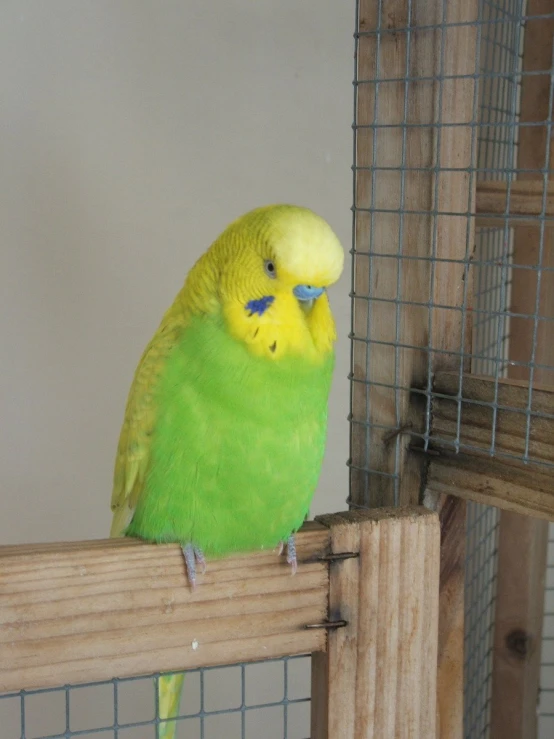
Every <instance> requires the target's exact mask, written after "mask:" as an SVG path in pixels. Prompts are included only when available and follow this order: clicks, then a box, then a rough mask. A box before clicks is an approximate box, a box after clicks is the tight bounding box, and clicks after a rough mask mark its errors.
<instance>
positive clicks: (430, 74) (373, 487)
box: [351, 0, 477, 739]
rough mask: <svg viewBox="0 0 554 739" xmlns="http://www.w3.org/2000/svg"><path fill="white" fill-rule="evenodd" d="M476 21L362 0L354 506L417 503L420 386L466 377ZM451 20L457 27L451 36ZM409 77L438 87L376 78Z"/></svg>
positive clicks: (452, 595) (403, 2)
mask: <svg viewBox="0 0 554 739" xmlns="http://www.w3.org/2000/svg"><path fill="white" fill-rule="evenodd" d="M410 9H411V13H412V16H411V17H409V12H410ZM379 12H381V17H379ZM476 19H477V0H466V2H463V3H462V2H452V3H446V4H444V3H443V2H442V0H429V1H427V2H421V3H411V2H409V1H408V0H384V1H383V2H382V3H375V2H374V0H360V4H359V29H358V30H359V31H360V34H361V36H360V38H359V42H358V75H357V76H358V85H357V121H356V123H357V128H356V166H357V169H356V198H355V241H356V249H355V255H354V260H355V264H354V306H353V314H354V341H353V368H352V372H353V391H352V435H351V461H352V473H351V494H352V501H353V502H354V503H355V504H357V505H362V506H363V505H372V506H374V505H391V504H398V503H400V504H408V503H415V502H418V501H419V498H420V493H421V491H422V479H423V473H424V469H423V468H424V460H423V457H422V456H421V455H416V454H410V452H409V446H410V434H409V431H410V429H411V430H412V431H419V432H421V431H425V430H426V429H425V428H424V425H425V418H426V414H425V407H424V404H423V405H422V407H421V409H420V412H419V413H417V414H415V415H414V414H411V415H410V407H409V406H410V403H409V400H410V393H409V388H410V387H411V386H413V385H418V386H424V385H425V383H426V382H427V380H428V377H429V373H433V372H435V371H437V370H440V369H444V370H458V369H459V364H460V357H461V356H462V353H461V350H462V349H465V350H466V357H469V355H470V351H469V348H470V341H471V327H470V326H469V324H468V323H467V322H464V317H463V313H462V311H461V310H459V309H460V308H461V307H462V305H463V304H464V302H465V304H466V307H467V306H469V304H470V301H471V297H470V296H471V287H470V280H471V270H469V269H468V264H469V259H470V256H471V251H472V248H473V243H474V226H475V219H474V218H472V217H470V216H469V215H467V214H469V213H473V212H474V208H475V203H474V192H472V187H471V174H470V172H471V169H472V167H473V166H474V159H475V155H476V151H474V150H473V140H472V136H473V134H472V131H473V129H472V127H471V126H469V125H466V124H468V123H470V122H471V121H472V120H473V119H474V117H475V116H474V113H475V107H476V106H475V102H476V101H475V95H474V93H475V78H474V76H473V75H474V74H475V72H476V70H475V59H476V42H477V26H476V25H475V24H474V23H473V22H474V21H475V20H476ZM441 23H446V24H448V27H447V28H446V29H445V30H444V31H443V32H441V31H439V30H437V29H438V25H439V24H441ZM408 26H409V27H410V34H409V43H408V34H407V33H406V32H405V29H406V27H408ZM419 27H423V28H419ZM377 29H381V31H380V33H379V34H376V33H375V32H376V30H377ZM396 29H398V30H396ZM365 32H370V33H367V34H365ZM442 33H444V36H442ZM442 40H444V48H445V49H447V52H446V53H445V54H442V53H441V47H442V43H441V41H442ZM406 75H409V76H410V77H417V78H426V77H427V78H428V79H427V80H425V79H422V80H421V81H417V82H416V83H413V82H410V83H408V82H406V83H403V82H387V83H386V84H380V85H379V86H377V85H376V82H375V80H376V78H377V77H381V78H391V79H392V78H397V79H402V78H403V77H405V76H406ZM445 77H446V79H443V78H445ZM437 78H439V81H437ZM406 88H407V89H406ZM403 121H406V122H407V123H409V124H410V126H409V127H408V128H405V127H403V126H402V125H400V124H401V123H402V122H403ZM440 123H443V124H448V125H445V126H440V125H437V124H440ZM437 167H438V168H439V169H438V171H436V168H437ZM395 168H396V169H395ZM455 170H458V171H455ZM433 212H438V213H440V214H441V215H438V216H433ZM447 213H450V214H460V215H446V214H447ZM430 257H431V258H432V260H431V259H429V258H430ZM394 298H397V299H398V302H396V303H395V302H394ZM429 305H433V306H435V307H433V308H431V307H429ZM437 306H441V307H437ZM466 317H467V320H469V317H470V311H466ZM368 429H369V431H368ZM435 505H436V506H437V508H438V509H439V510H440V511H441V516H442V517H443V519H442V525H443V531H444V532H445V535H444V537H443V544H442V546H443V552H442V555H441V556H442V557H443V559H447V560H448V561H450V562H451V561H452V557H453V556H454V554H455V555H456V556H457V557H458V558H459V559H458V563H457V565H456V567H453V568H452V569H451V570H449V572H451V573H456V575H455V576H454V575H452V577H451V578H450V580H449V583H448V585H446V581H443V591H442V594H441V624H443V626H442V627H441V628H442V629H443V631H444V633H443V637H442V638H441V642H440V644H441V649H440V651H439V677H438V686H439V687H438V690H439V695H438V704H439V706H440V712H441V715H440V732H441V736H443V737H448V739H461V737H462V736H463V642H464V631H463V587H464V584H463V577H460V576H459V573H460V572H461V571H462V569H463V562H464V541H465V530H464V526H463V525H462V526H454V527H451V526H449V525H448V522H447V521H446V520H445V519H444V516H446V515H449V516H450V517H454V518H455V519H456V520H462V519H463V518H464V517H465V502H464V501H462V500H452V501H444V500H438V501H435ZM455 509H456V510H455ZM447 631H448V633H447ZM443 647H444V648H443Z"/></svg>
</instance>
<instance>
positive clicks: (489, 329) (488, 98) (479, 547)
mask: <svg viewBox="0 0 554 739" xmlns="http://www.w3.org/2000/svg"><path fill="white" fill-rule="evenodd" d="M522 12H523V7H522V2H521V0H504V2H503V4H502V5H501V6H499V5H498V4H497V3H495V2H491V1H490V0H482V2H481V7H480V17H482V18H483V19H486V20H494V19H496V18H499V17H504V16H505V15H508V16H509V17H511V18H512V19H513V20H512V22H507V23H502V24H492V25H491V24H490V25H488V26H487V27H486V29H485V30H484V32H483V33H482V35H481V49H480V52H481V56H480V59H481V67H480V73H481V76H482V78H481V86H480V90H479V113H480V122H481V126H480V128H479V132H478V154H477V164H478V168H480V171H478V173H477V181H484V180H488V179H496V180H503V181H509V178H510V177H511V176H512V173H513V170H514V168H515V166H516V154H517V135H518V128H517V126H516V125H512V126H509V127H506V133H507V135H506V136H499V135H498V134H499V133H500V131H502V130H503V129H500V128H499V127H497V124H503V123H506V124H509V123H517V120H518V111H519V99H520V79H521V77H519V72H520V71H521V64H522V61H521V53H522V35H523V34H522V26H521V24H520V23H519V21H518V20H517V18H518V17H519V16H520V15H522ZM496 72H503V74H501V75H496V74H495V73H496ZM505 72H510V73H511V74H509V75H506V74H504V73H505ZM493 126H494V127H493ZM491 132H492V133H491ZM475 242H476V243H475V252H474V255H475V259H474V265H473V285H474V307H475V318H474V322H473V336H472V345H473V352H474V356H473V357H472V362H471V370H472V372H474V373H476V374H481V375H490V376H492V377H495V378H501V377H505V376H506V375H507V370H508V361H509V333H510V316H509V314H510V310H509V308H510V302H511V301H510V299H511V295H510V285H511V268H510V265H511V262H512V231H511V229H508V228H507V227H505V228H504V227H501V228H478V229H477V230H476V234H475ZM498 523H499V515H498V511H497V510H496V509H495V508H492V507H490V506H483V505H479V504H476V503H469V504H468V515H467V524H466V525H467V537H466V562H465V576H466V581H465V643H464V653H465V654H464V658H465V660H464V662H465V663H464V734H465V737H466V739H486V737H487V736H488V735H489V722H490V700H491V687H492V685H491V683H492V645H493V639H494V616H495V611H494V607H495V592H496V572H497V546H498V543H497V540H498Z"/></svg>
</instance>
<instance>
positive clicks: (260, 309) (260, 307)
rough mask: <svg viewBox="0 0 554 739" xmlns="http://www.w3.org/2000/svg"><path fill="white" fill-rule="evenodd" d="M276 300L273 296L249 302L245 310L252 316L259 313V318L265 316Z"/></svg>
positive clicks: (265, 296)
mask: <svg viewBox="0 0 554 739" xmlns="http://www.w3.org/2000/svg"><path fill="white" fill-rule="evenodd" d="M274 300H275V297H274V296H273V295H264V296H263V298H259V300H249V301H248V303H246V306H245V308H246V310H249V311H250V314H251V315H254V313H257V314H258V315H259V316H263V314H264V313H265V312H266V310H267V309H268V308H269V306H270V305H271V304H272V303H273V301H274Z"/></svg>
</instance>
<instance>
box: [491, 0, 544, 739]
mask: <svg viewBox="0 0 554 739" xmlns="http://www.w3.org/2000/svg"><path fill="white" fill-rule="evenodd" d="M553 11H554V2H553V0H528V2H527V7H526V11H525V12H526V15H527V16H528V19H527V21H526V23H525V37H524V48H523V71H524V72H539V71H541V70H550V68H551V65H552V51H553V38H554V19H553V18H540V19H537V20H533V18H532V16H534V15H540V14H548V13H550V14H551V13H552V12H553ZM550 84H551V79H550V73H549V72H547V73H546V74H543V75H541V74H528V75H523V77H522V79H521V104H520V116H519V120H520V122H521V123H528V122H530V123H537V122H540V121H545V125H544V126H537V125H534V126H522V127H521V128H520V129H519V132H518V133H519V136H518V156H517V166H518V167H519V168H521V169H527V170H535V172H520V173H519V175H518V180H519V181H520V182H522V181H529V182H532V183H533V185H530V186H531V187H532V186H535V187H537V188H542V187H543V175H542V173H541V172H540V170H542V169H544V168H545V167H550V168H552V167H553V165H554V161H553V154H554V147H552V142H551V141H550V157H549V158H548V157H547V145H548V143H549V136H550V130H549V127H548V126H547V125H546V121H548V119H549V118H550V117H551V115H552V110H551V109H550V103H549V100H550ZM549 192H550V185H549ZM549 202H550V204H549V208H550V207H551V201H550V199H549ZM515 223H516V222H515V221H514V224H515ZM537 223H538V220H536V221H535V224H534V226H531V227H526V226H524V225H518V226H517V227H516V228H514V235H513V256H512V264H513V267H512V270H511V275H510V277H511V305H510V309H511V311H512V312H513V313H521V314H526V315H529V316H532V315H534V314H535V312H536V310H537V307H538V313H539V315H540V316H543V317H550V318H554V271H542V273H541V274H540V283H539V279H538V274H539V272H538V270H537V269H528V268H529V267H535V268H536V267H539V268H542V267H554V230H552V229H551V228H549V229H547V230H545V231H544V233H543V234H542V236H541V231H540V229H539V228H537V225H536V224H537ZM546 223H549V224H550V223H552V221H546ZM541 239H542V243H541ZM518 265H521V267H522V268H519V269H518ZM553 329H554V323H553V322H552V321H540V322H539V323H538V324H537V326H536V330H535V325H534V321H533V320H532V319H526V318H515V317H512V318H511V319H510V339H509V359H511V360H513V361H517V362H521V363H523V364H520V365H509V368H508V373H509V376H510V377H512V378H516V379H520V380H525V381H527V382H529V381H530V373H529V370H528V368H527V367H526V366H525V364H529V365H530V364H531V363H532V362H534V363H537V364H540V365H543V367H542V368H541V367H537V368H536V369H535V372H534V374H533V386H535V384H536V383H544V384H548V385H554V331H553ZM533 342H535V346H534V347H533ZM545 366H547V367H550V368H551V369H550V370H549V369H545V368H544V367H545ZM550 472H551V471H550ZM550 478H551V479H552V475H551V474H550ZM535 492H536V494H537V495H538V494H539V493H540V492H544V490H541V489H540V485H536V491H535ZM542 502H543V503H544V501H542ZM547 541H548V524H547V523H546V522H545V521H539V520H538V519H536V518H530V517H529V516H521V515H518V514H516V513H512V512H509V511H502V512H501V514H500V528H499V536H498V576H497V587H496V609H495V631H494V652H493V655H494V656H493V674H492V695H491V739H528V738H529V737H534V736H536V735H537V703H538V699H539V678H540V669H541V654H540V653H541V641H542V621H543V610H544V582H545V577H546V556H547Z"/></svg>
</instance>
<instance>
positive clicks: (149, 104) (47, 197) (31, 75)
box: [0, 0, 354, 543]
mask: <svg viewBox="0 0 554 739" xmlns="http://www.w3.org/2000/svg"><path fill="white" fill-rule="evenodd" d="M353 25H354V18H353V5H352V4H351V3H346V4H345V3H334V2H331V0H327V2H323V3H322V2H321V0H303V1H302V2H299V1H298V0H284V1H283V0H273V1H271V0H256V1H255V2H254V0H251V1H250V2H248V1H247V0H215V1H214V2H210V3H206V2H200V1H199V0H197V1H195V2H190V1H188V2H183V1H182V0H174V1H166V2H159V3H158V2H153V0H151V1H150V2H148V1H147V0H128V1H125V0H118V1H116V2H114V1H113V0H110V1H104V0H94V1H89V2H85V1H83V0H80V1H78V2H75V0H48V2H25V1H23V0H14V1H13V2H10V1H8V0H4V2H2V3H1V4H0V89H1V90H2V96H1V99H2V113H1V116H0V120H1V126H2V131H1V136H0V141H1V143H0V173H1V176H0V187H1V191H0V223H1V234H2V240H1V243H0V301H1V306H0V321H1V336H2V345H1V346H2V348H1V357H2V358H1V367H0V371H1V385H0V387H1V391H0V392H1V399H0V404H1V409H2V410H1V413H2V428H1V434H2V438H1V440H0V475H1V477H0V481H1V504H2V508H1V515H0V540H1V541H2V542H3V543H15V542H29V541H41V540H56V539H79V538H85V537H89V538H90V537H100V536H103V535H105V534H106V532H107V530H108V525H109V519H110V514H109V508H108V503H109V495H110V486H111V475H112V464H113V456H114V449H115V445H116V442H117V436H118V433H119V427H120V423H121V419H122V413H123V407H124V403H125V398H126V394H127V390H128V387H129V383H130V381H131V377H132V373H133V371H134V368H135V365H136V363H137V361H138V358H139V356H140V353H141V351H142V349H143V347H144V345H145V343H146V342H147V340H148V339H149V338H150V335H151V334H152V332H153V330H154V329H155V328H156V325H157V323H158V321H159V319H160V317H161V314H162V312H163V311H164V309H165V308H166V306H167V305H168V304H169V303H170V302H171V300H172V299H173V296H174V294H175V292H176V291H177V290H178V288H179V287H180V285H181V282H182V280H183V277H184V275H185V273H186V271H187V270H188V269H189V267H190V266H191V265H192V263H193V262H194V261H195V260H196V258H197V257H198V255H199V254H200V253H201V252H202V251H203V250H204V249H205V248H206V247H207V246H208V244H209V243H210V242H211V240H212V239H213V238H214V237H215V236H217V234H218V232H219V231H220V230H221V229H222V228H223V227H224V226H225V225H226V223H227V222H228V221H229V220H230V219H232V218H234V217H235V216H237V215H238V214H240V213H241V212H243V211H245V210H248V209H249V208H251V207H253V206H256V205H259V204H263V203H267V202H276V201H291V202H296V203H299V204H303V205H307V206H310V207H313V208H314V209H315V210H317V211H318V212H320V213H321V214H322V215H323V216H325V217H326V218H327V219H328V220H329V221H330V222H331V224H332V225H333V226H334V228H335V229H336V230H337V232H338V233H339V235H340V237H341V238H342V240H343V243H344V244H345V247H346V249H349V240H350V211H349V208H350V205H351V173H350V164H351V131H350V124H351V118H352V87H351V79H352V67H353V60H352V51H353V42H352V30H353ZM348 291H349V275H348V266H347V269H346V272H345V276H344V278H343V280H342V282H341V283H340V284H339V285H338V287H337V288H336V289H335V290H334V291H333V294H332V302H333V306H334V308H335V313H336V316H337V319H338V324H339V329H340V334H341V340H340V343H339V348H338V354H339V359H338V367H337V374H336V381H335V385H334V388H333V395H332V399H331V430H330V435H329V446H328V452H327V461H326V464H325V468H324V472H323V476H322V480H321V484H320V488H319V491H318V493H317V496H316V499H315V502H314V511H316V512H321V511H324V510H331V509H337V508H341V507H343V506H344V499H345V498H346V494H347V470H346V467H345V460H346V458H347V454H348V445H347V433H348V425H347V421H346V415H347V412H348V383H347V379H346V375H347V372H348V351H349V350H348V341H347V333H348V330H349V299H348Z"/></svg>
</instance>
